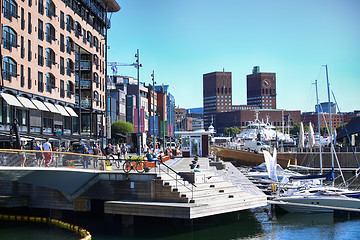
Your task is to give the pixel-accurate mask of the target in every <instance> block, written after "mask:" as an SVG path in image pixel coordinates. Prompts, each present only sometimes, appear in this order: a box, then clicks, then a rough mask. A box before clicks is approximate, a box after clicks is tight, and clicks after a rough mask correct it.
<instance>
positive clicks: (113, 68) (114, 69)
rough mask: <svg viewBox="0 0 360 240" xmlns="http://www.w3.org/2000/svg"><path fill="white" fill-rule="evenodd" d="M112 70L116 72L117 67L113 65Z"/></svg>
mask: <svg viewBox="0 0 360 240" xmlns="http://www.w3.org/2000/svg"><path fill="white" fill-rule="evenodd" d="M111 70H112V71H113V73H114V74H116V73H117V67H116V66H115V65H112V66H111Z"/></svg>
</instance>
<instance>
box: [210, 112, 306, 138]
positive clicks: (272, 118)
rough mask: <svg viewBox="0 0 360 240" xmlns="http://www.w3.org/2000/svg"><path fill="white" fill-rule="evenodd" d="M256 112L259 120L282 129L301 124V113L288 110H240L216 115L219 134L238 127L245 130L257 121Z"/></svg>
mask: <svg viewBox="0 0 360 240" xmlns="http://www.w3.org/2000/svg"><path fill="white" fill-rule="evenodd" d="M256 111H258V112H259V120H260V121H262V120H263V121H264V122H267V121H268V122H269V123H270V124H272V125H273V126H275V127H278V128H280V129H282V127H283V126H284V128H287V127H288V126H289V127H292V126H294V123H295V122H300V120H301V112H300V111H287V110H272V109H261V110H238V111H233V112H226V113H225V112H224V113H217V114H216V122H217V132H218V133H222V132H223V131H224V129H225V128H226V127H234V126H236V127H238V128H240V129H245V128H246V127H247V125H248V124H249V123H250V122H253V121H254V120H255V116H256Z"/></svg>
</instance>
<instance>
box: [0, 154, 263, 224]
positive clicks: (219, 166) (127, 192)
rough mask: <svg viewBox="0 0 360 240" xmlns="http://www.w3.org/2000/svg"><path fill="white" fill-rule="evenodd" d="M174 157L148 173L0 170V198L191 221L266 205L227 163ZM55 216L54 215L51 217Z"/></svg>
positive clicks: (125, 217)
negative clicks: (19, 197) (8, 197)
mask: <svg viewBox="0 0 360 240" xmlns="http://www.w3.org/2000/svg"><path fill="white" fill-rule="evenodd" d="M192 161H194V159H192V158H175V159H170V160H168V161H167V162H165V163H163V164H160V166H157V167H155V168H151V169H150V170H149V171H148V172H144V173H137V172H135V171H131V172H130V173H124V172H123V170H122V169H116V168H115V169H114V168H113V170H112V171H100V170H97V169H91V168H89V169H80V168H75V169H69V168H36V167H25V168H21V167H0V195H1V196H12V197H18V196H21V197H23V198H24V199H26V201H23V202H24V203H26V205H27V207H30V208H40V209H51V210H52V211H51V212H53V213H54V212H56V213H57V214H58V215H59V214H60V216H61V211H63V210H71V211H76V212H92V211H94V212H101V211H103V213H105V214H109V215H122V219H123V222H124V223H125V224H131V223H132V222H133V218H134V217H135V216H145V217H165V218H180V219H195V218H201V217H207V216H213V215H218V214H225V213H230V212H236V211H241V210H245V209H251V208H256V207H262V206H266V205H267V197H266V195H265V194H264V193H263V192H262V191H261V190H259V189H258V188H257V187H256V186H255V185H254V184H253V183H252V182H250V180H248V179H247V178H246V177H245V176H244V175H242V173H241V172H240V171H239V170H238V169H237V168H235V167H234V166H233V165H232V164H231V163H229V162H212V161H210V160H209V159H208V158H199V159H198V160H197V162H196V164H199V165H200V172H194V170H193V169H191V167H190V164H192ZM57 217H58V216H57Z"/></svg>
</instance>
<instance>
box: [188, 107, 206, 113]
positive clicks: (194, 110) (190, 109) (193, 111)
mask: <svg viewBox="0 0 360 240" xmlns="http://www.w3.org/2000/svg"><path fill="white" fill-rule="evenodd" d="M186 113H197V114H204V108H202V107H198V108H187V109H186Z"/></svg>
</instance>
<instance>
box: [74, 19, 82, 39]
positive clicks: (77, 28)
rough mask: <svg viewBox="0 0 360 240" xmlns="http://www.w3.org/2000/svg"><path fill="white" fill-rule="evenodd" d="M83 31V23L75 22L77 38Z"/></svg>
mask: <svg viewBox="0 0 360 240" xmlns="http://www.w3.org/2000/svg"><path fill="white" fill-rule="evenodd" d="M81 31H82V28H81V25H80V23H79V22H77V21H76V22H75V36H76V37H77V38H79V37H80V36H81Z"/></svg>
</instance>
